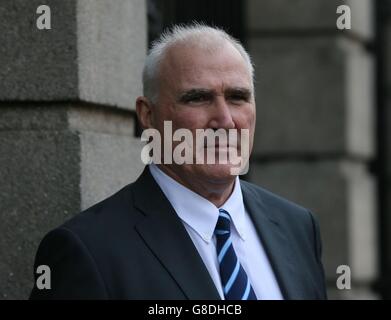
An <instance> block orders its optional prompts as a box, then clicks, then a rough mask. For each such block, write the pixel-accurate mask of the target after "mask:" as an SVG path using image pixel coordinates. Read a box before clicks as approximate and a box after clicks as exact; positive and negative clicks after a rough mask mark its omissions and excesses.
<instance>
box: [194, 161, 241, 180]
mask: <svg viewBox="0 0 391 320" xmlns="http://www.w3.org/2000/svg"><path fill="white" fill-rule="evenodd" d="M196 166H198V167H199V168H197V171H198V172H200V174H203V175H205V177H206V178H207V179H208V180H215V181H219V180H221V182H224V181H229V180H232V179H234V178H235V177H236V175H233V174H232V172H233V170H232V169H233V168H235V167H236V166H234V165H232V164H227V163H225V164H218V163H217V164H197V165H196ZM201 172H202V173H201Z"/></svg>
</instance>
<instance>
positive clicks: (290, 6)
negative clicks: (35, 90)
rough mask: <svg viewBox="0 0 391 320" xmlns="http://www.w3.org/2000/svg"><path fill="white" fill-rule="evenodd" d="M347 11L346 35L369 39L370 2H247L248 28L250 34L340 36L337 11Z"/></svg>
mask: <svg viewBox="0 0 391 320" xmlns="http://www.w3.org/2000/svg"><path fill="white" fill-rule="evenodd" d="M339 5H348V6H349V7H350V9H351V18H352V19H351V23H352V29H351V30H349V33H353V34H355V35H358V36H359V37H361V38H362V39H369V38H371V37H373V32H374V26H373V11H374V9H373V1H371V0H350V1H349V0H345V1H342V0H319V1H312V0H263V1H258V0H249V1H247V12H246V14H247V17H248V26H247V28H248V29H249V31H250V33H251V32H255V33H256V32H280V33H281V32H283V33H295V32H305V33H316V32H330V31H331V32H344V33H346V32H347V30H343V31H339V30H338V29H337V27H336V21H337V18H338V16H339V14H337V7H338V6H339Z"/></svg>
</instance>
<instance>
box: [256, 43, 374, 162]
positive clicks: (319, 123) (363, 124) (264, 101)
mask: <svg viewBox="0 0 391 320" xmlns="http://www.w3.org/2000/svg"><path fill="white" fill-rule="evenodd" d="M250 53H252V56H253V60H254V62H255V69H256V73H255V76H256V83H255V90H256V102H257V129H256V137H255V145H254V152H255V154H257V155H268V154H271V155H276V154H289V153H294V154H316V153H327V154H337V153H349V154H353V155H356V156H362V157H370V156H371V155H372V154H373V148H374V145H373V134H374V132H373V126H374V123H373V121H374V119H373V113H372V110H373V107H374V98H373V87H372V85H371V81H372V79H373V78H372V77H373V61H372V59H371V57H370V56H369V55H368V54H367V53H366V52H365V51H364V50H363V49H362V48H361V46H359V45H357V44H356V43H355V42H353V41H349V40H346V39H344V38H336V37H323V38H310V39H308V38H306V39H303V38H295V39H292V38H274V39H273V38H265V39H257V40H253V41H250Z"/></svg>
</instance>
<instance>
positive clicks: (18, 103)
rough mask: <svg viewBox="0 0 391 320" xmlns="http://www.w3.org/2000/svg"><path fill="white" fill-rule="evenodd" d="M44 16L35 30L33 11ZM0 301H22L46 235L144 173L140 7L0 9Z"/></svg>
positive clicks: (82, 3) (55, 1) (74, 3)
mask: <svg viewBox="0 0 391 320" xmlns="http://www.w3.org/2000/svg"><path fill="white" fill-rule="evenodd" d="M42 4H45V5H47V6H49V8H50V13H51V21H50V22H51V29H43V30H40V29H38V28H37V25H36V21H37V18H38V17H39V16H40V14H37V8H38V7H39V6H40V5H42ZM0 29H1V30H2V32H1V33H0V43H1V45H0V65H1V68H0V179H1V181H2V183H1V184H0V219H1V224H0V235H1V240H0V299H24V298H27V297H28V294H29V292H30V290H31V288H32V279H33V270H32V267H33V259H34V255H35V252H36V249H37V246H38V243H39V241H40V240H41V239H42V237H43V236H44V234H45V233H46V232H48V231H49V230H50V229H52V228H54V227H56V226H58V225H59V224H61V223H62V222H63V221H64V220H65V219H68V218H70V217H71V216H72V215H74V214H76V213H78V212H79V211H80V210H82V209H85V208H86V207H88V206H91V205H92V204H94V203H95V202H97V201H100V200H102V199H104V198H105V197H107V196H109V195H110V194H112V193H114V192H116V191H117V190H119V189H120V188H121V187H122V186H124V185H126V184H128V183H130V182H131V181H133V180H134V179H135V178H136V177H137V176H138V174H139V173H140V172H141V170H142V168H143V164H142V163H141V160H140V149H141V145H140V143H139V142H138V139H137V138H136V137H135V135H134V132H135V112H134V101H135V98H136V96H137V95H139V94H140V93H141V69H142V65H143V60H144V57H145V53H146V45H147V39H146V33H147V26H146V5H145V3H144V0H115V1H106V0H67V1H62V0H46V1H44V2H42V1H37V0H29V1H25V0H3V1H2V2H1V4H0Z"/></svg>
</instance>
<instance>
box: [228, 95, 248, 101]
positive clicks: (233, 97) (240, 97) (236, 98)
mask: <svg viewBox="0 0 391 320" xmlns="http://www.w3.org/2000/svg"><path fill="white" fill-rule="evenodd" d="M228 100H231V101H237V102H242V101H243V102H247V101H248V97H247V96H246V95H243V94H231V95H229V96H228Z"/></svg>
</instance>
